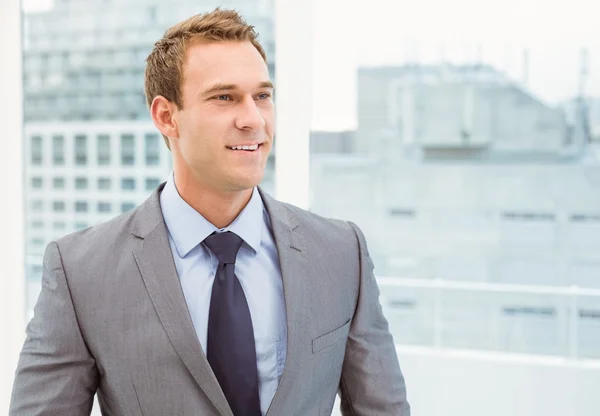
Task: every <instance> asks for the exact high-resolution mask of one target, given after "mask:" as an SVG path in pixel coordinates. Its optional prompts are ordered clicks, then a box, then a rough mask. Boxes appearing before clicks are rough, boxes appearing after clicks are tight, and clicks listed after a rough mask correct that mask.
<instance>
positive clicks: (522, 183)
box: [310, 0, 600, 415]
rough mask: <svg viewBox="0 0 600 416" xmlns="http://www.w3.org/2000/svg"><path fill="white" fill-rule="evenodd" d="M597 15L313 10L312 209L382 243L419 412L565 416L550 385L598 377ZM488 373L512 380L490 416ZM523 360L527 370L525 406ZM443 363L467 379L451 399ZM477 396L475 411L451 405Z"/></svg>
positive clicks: (569, 399)
mask: <svg viewBox="0 0 600 416" xmlns="http://www.w3.org/2000/svg"><path fill="white" fill-rule="evenodd" d="M590 5H591V3H589V2H584V1H578V0H577V1H575V2H574V3H573V2H570V3H567V2H555V3H552V4H551V5H550V4H548V3H545V8H544V19H537V18H534V16H536V15H537V11H538V10H539V7H538V6H539V2H536V1H533V0H525V1H516V0H510V1H508V2H502V3H500V2H497V1H496V2H494V1H489V0H486V1H483V2H482V1H480V2H476V1H468V2H467V1H458V2H444V1H441V0H433V1H426V2H416V3H415V2H413V3H410V4H408V3H399V2H395V1H392V0H374V1H371V2H369V3H368V5H367V3H362V2H343V1H341V0H319V1H318V2H314V4H313V7H314V8H315V13H314V19H315V26H314V27H315V29H314V33H312V35H313V36H314V39H316V41H315V42H314V51H313V52H314V54H313V56H314V62H313V65H312V66H313V67H314V72H313V89H312V91H313V97H312V114H311V119H312V122H311V124H312V128H311V134H310V197H311V199H310V209H311V211H313V212H315V213H317V214H320V215H323V216H326V217H332V218H338V219H343V220H350V221H353V222H355V223H356V224H357V225H358V226H359V227H360V228H361V229H362V231H363V232H364V234H365V235H366V238H367V242H368V247H369V253H370V255H371V257H372V259H373V263H374V265H375V274H376V276H377V277H378V279H379V282H380V290H381V295H380V300H381V302H382V306H383V310H384V313H385V315H386V317H387V319H388V321H389V326H390V330H391V332H392V335H393V337H394V341H395V342H396V344H398V350H399V351H400V354H401V357H402V358H403V359H404V360H405V363H404V366H405V368H406V369H407V374H409V378H408V379H407V389H408V392H409V400H410V396H411V395H412V397H413V398H415V401H416V402H418V403H419V404H420V405H421V406H419V413H420V412H423V413H424V414H445V413H447V414H461V415H471V414H488V413H489V414H492V413H494V414H495V411H496V410H497V409H496V404H497V403H503V404H506V406H507V407H506V408H505V411H504V412H500V411H499V412H497V413H498V414H502V413H514V414H516V413H524V414H538V413H539V414H545V413H548V412H550V413H551V410H550V409H548V412H546V411H545V410H542V409H544V403H546V402H547V397H546V396H545V395H544V393H543V392H542V391H545V389H543V388H542V389H543V390H540V389H538V387H540V386H542V385H545V383H546V382H547V381H546V380H547V377H551V378H552V379H554V380H555V379H557V378H561V375H560V371H562V370H557V367H555V364H554V363H558V362H560V363H561V364H560V366H561V369H565V371H567V372H568V373H569V374H570V376H571V375H572V378H570V382H572V383H574V384H573V385H578V386H579V385H581V386H582V385H584V384H585V383H586V380H588V377H589V376H590V374H593V375H592V376H591V377H597V375H598V372H597V364H598V360H599V359H600V335H599V334H600V331H599V328H600V324H599V323H600V295H599V294H598V293H599V292H598V291H597V289H599V288H600V257H599V256H598V253H600V129H599V128H598V127H599V126H600V100H598V97H600V77H599V76H598V74H599V73H598V70H597V64H598V62H600V61H598V57H599V56H600V44H598V42H592V41H590V39H592V38H593V37H594V33H593V29H591V27H592V26H593V23H592V21H593V19H592V18H591V17H588V16H587V14H588V13H591V11H592V9H591V6H590ZM342 8H343V10H344V17H343V18H340V16H339V12H340V10H341V9H342ZM559 32H560V35H558V33H559ZM332 51H335V53H332ZM415 351H417V353H415ZM424 357H431V358H432V360H431V363H432V364H431V365H430V366H429V364H428V363H427V359H426V358H424ZM413 359H414V362H413V361H411V360H413ZM416 362H418V363H419V370H418V371H415V368H416V367H413V366H414V365H415V363H416ZM505 363H506V364H508V363H510V364H508V365H505ZM402 365H403V363H402V362H401V366H402ZM471 365H476V366H477V372H476V373H477V375H476V377H475V378H476V379H477V383H479V384H480V385H482V386H484V385H486V386H494V393H490V395H487V394H484V396H486V397H488V399H486V401H487V400H489V403H490V404H489V406H490V408H489V411H481V412H479V413H477V412H473V411H472V408H474V407H475V406H476V404H475V402H476V401H477V400H474V399H473V397H474V396H473V395H471V394H466V393H470V392H472V391H476V390H477V387H476V386H475V385H474V384H470V382H468V381H467V380H468V379H469V377H472V376H473V375H474V374H475V372H473V373H470V372H469V371H470V370H469V368H470V366H471ZM563 365H564V367H562V366H563ZM509 366H510V368H511V369H516V368H518V369H519V371H521V370H522V371H524V372H523V374H527V382H526V383H523V384H519V387H518V394H517V393H515V391H512V388H511V387H505V385H507V384H510V383H511V381H509V379H511V378H508V377H507V376H506V374H508V373H509V372H510V371H512V370H508V367H509ZM425 367H427V368H428V369H429V370H430V371H432V373H431V374H436V376H435V377H434V378H436V379H437V377H442V378H444V376H443V375H444V374H447V373H446V371H449V372H450V373H451V374H453V378H452V381H450V382H449V383H448V384H446V385H444V386H443V388H440V389H436V387H435V382H434V381H433V379H432V378H431V376H430V375H428V376H424V377H422V376H420V375H419V374H420V372H421V371H424V370H423V368H425ZM576 368H577V369H581V372H580V370H575V369H576ZM584 368H585V370H583V369H584ZM457 369H458V370H457ZM567 369H568V370H567ZM505 370H506V371H507V372H506V373H505V372H504V371H505ZM588 370H589V371H590V373H586V374H584V371H588ZM466 374H469V375H466ZM515 374H516V373H515ZM518 377H519V376H516V377H515V378H512V379H513V380H514V379H516V378H518ZM411 379H412V382H411ZM449 380H450V379H445V382H448V381H449ZM579 383H582V384H579ZM411 384H412V385H413V387H412V391H411ZM461 389H462V391H463V392H465V395H464V397H461V398H460V400H461V401H464V406H463V405H460V406H455V407H448V408H447V406H446V405H447V404H448V403H455V404H457V403H458V402H454V401H453V400H452V399H451V398H450V396H452V394H454V393H449V392H450V391H452V392H457V391H461ZM576 390H577V391H575V390H573V391H567V390H563V389H561V392H564V393H565V394H564V395H561V397H560V400H561V403H562V405H564V406H565V408H566V409H569V410H568V411H571V412H574V413H580V414H586V415H591V414H593V412H594V410H595V408H596V407H595V402H596V401H595V396H594V394H593V393H592V391H591V390H586V391H584V390H585V388H579V389H576ZM490 392H491V390H490ZM436 393H437V394H436ZM494 394H499V395H501V396H502V399H501V400H498V401H495V400H492V399H489V398H490V397H493V395H494ZM421 395H422V397H423V398H424V399H421ZM475 395H476V394H475ZM553 397H554V396H553ZM523 398H525V401H523V400H522V399H523ZM457 400H458V399H457ZM430 401H431V402H435V403H436V405H435V406H432V407H430V408H427V403H428V402H430ZM492 406H493V408H492ZM483 407H484V408H485V406H483ZM425 408H427V409H425ZM439 409H446V411H445V412H444V411H441V413H440V410H439ZM450 409H451V410H450ZM434 410H435V411H434Z"/></svg>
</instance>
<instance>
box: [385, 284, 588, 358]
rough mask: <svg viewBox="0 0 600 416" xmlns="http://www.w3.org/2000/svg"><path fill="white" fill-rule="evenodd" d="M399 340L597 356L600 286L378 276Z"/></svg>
mask: <svg viewBox="0 0 600 416" xmlns="http://www.w3.org/2000/svg"><path fill="white" fill-rule="evenodd" d="M378 283H379V287H380V291H381V303H382V305H383V308H384V312H385V314H386V317H387V318H388V321H389V324H390V330H391V332H392V334H393V335H394V339H395V341H396V343H397V344H399V345H416V346H431V347H435V348H440V349H442V348H443V349H466V350H483V351H492V352H505V353H521V354H523V353H524V354H534V355H541V356H553V357H566V358H569V359H574V360H575V359H581V360H590V359H591V360H600V289H587V288H581V287H575V286H571V287H564V286H563V287H561V286H532V285H518V284H499V283H487V282H464V281H451V280H442V279H433V280H424V279H411V278H394V277H380V278H378Z"/></svg>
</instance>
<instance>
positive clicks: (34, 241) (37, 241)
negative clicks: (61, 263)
mask: <svg viewBox="0 0 600 416" xmlns="http://www.w3.org/2000/svg"><path fill="white" fill-rule="evenodd" d="M31 244H33V245H34V246H36V247H41V246H43V245H44V239H43V238H39V237H38V238H32V239H31Z"/></svg>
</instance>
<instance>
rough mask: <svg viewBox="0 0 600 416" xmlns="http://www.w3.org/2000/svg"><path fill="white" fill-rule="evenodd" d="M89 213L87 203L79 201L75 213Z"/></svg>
mask: <svg viewBox="0 0 600 416" xmlns="http://www.w3.org/2000/svg"><path fill="white" fill-rule="evenodd" d="M87 211H88V203H87V202H85V201H77V202H75V212H87Z"/></svg>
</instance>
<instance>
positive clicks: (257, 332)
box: [160, 172, 287, 416]
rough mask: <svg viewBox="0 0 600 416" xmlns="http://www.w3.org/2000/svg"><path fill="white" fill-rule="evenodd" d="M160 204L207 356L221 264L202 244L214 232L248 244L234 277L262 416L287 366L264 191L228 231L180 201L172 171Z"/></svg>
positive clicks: (280, 286) (275, 259)
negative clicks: (247, 325) (247, 322)
mask: <svg viewBox="0 0 600 416" xmlns="http://www.w3.org/2000/svg"><path fill="white" fill-rule="evenodd" d="M160 204H161V209H162V214H163V217H164V219H165V223H166V225H167V228H168V230H169V243H170V245H171V251H172V252H173V258H174V259H175V266H176V268H177V274H178V275H179V279H180V281H181V286H182V288H183V293H184V295H185V300H186V302H187V307H188V310H189V311H190V314H191V317H192V322H193V323H194V328H195V330H196V334H197V336H198V339H199V340H200V344H201V345H202V349H203V350H204V351H205V352H206V339H207V330H208V312H209V306H210V297H211V293H212V285H213V281H214V277H215V273H216V270H217V266H218V265H219V261H218V260H217V258H216V257H215V255H214V254H213V253H212V252H211V251H210V250H209V249H208V247H206V245H205V244H204V243H202V241H203V240H204V239H205V238H206V237H208V236H209V235H210V234H212V233H213V232H215V231H216V232H225V231H231V232H233V233H235V234H237V235H238V236H240V237H241V238H242V239H243V240H244V243H243V244H242V247H241V248H240V251H239V252H238V255H237V259H236V264H235V274H236V276H237V277H238V279H239V281H240V284H241V286H242V288H243V290H244V293H245V295H246V299H247V301H248V307H249V308H250V316H251V317H252V326H253V329H254V340H255V342H256V358H257V367H258V377H259V393H260V407H261V410H262V414H263V416H264V415H265V414H266V413H267V409H268V408H269V405H270V404H271V401H272V400H273V396H274V395H275V391H276V390H277V387H278V385H279V380H280V378H281V373H282V371H283V366H284V364H285V359H286V346H287V326H286V317H285V302H284V297H283V282H282V279H281V270H280V267H279V256H278V254H277V248H276V246H275V240H274V238H273V233H272V229H271V221H270V218H269V215H268V213H267V210H266V209H265V207H264V205H263V201H262V198H261V197H260V193H259V192H258V189H257V188H254V191H253V192H252V197H251V199H250V202H248V204H247V205H246V207H245V208H244V209H243V210H242V212H241V213H240V214H239V215H238V217H237V218H236V219H235V220H234V221H233V222H232V223H231V224H230V225H229V226H228V227H225V228H222V229H219V228H217V227H215V226H214V225H213V224H211V223H210V222H209V221H207V220H206V219H205V218H204V217H203V216H202V215H200V214H199V213H198V212H197V211H196V210H195V209H194V208H192V207H191V206H190V205H188V204H187V203H186V202H185V201H184V200H183V199H182V198H181V196H180V195H179V192H178V191H177V188H176V186H175V181H174V173H173V172H171V174H170V175H169V179H168V180H167V183H166V185H165V187H164V189H163V191H162V193H161V195H160Z"/></svg>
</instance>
